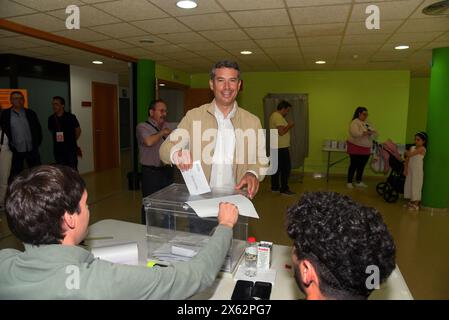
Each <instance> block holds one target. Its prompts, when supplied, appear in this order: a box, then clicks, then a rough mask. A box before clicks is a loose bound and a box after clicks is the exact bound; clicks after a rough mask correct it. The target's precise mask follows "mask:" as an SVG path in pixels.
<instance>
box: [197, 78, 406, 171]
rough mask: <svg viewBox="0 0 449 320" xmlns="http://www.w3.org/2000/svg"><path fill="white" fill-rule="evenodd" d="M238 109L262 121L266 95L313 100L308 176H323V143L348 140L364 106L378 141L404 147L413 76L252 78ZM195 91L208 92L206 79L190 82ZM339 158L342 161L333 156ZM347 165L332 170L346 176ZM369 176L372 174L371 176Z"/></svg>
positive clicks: (310, 114)
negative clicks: (355, 114) (357, 111)
mask: <svg viewBox="0 0 449 320" xmlns="http://www.w3.org/2000/svg"><path fill="white" fill-rule="evenodd" d="M243 80H244V89H243V91H242V92H241V93H240V95H239V100H238V102H239V104H240V105H241V106H242V107H244V108H245V109H247V110H249V111H250V112H252V113H254V114H256V115H257V116H259V118H260V119H263V101H262V99H263V97H264V96H265V95H266V94H268V93H307V94H309V112H310V113H309V121H310V132H309V139H310V140H309V142H310V144H309V145H310V149H309V157H308V159H307V160H306V171H309V172H310V171H311V172H323V171H324V170H325V163H326V158H325V156H326V154H325V153H324V152H322V151H321V146H322V143H323V140H324V139H337V140H345V139H346V137H347V130H348V125H349V122H350V120H351V117H352V115H353V112H354V110H355V108H356V107H357V106H359V105H363V106H366V107H367V108H368V110H369V114H370V116H369V121H370V122H372V123H373V124H374V126H375V127H376V128H377V129H378V131H379V133H380V136H379V140H380V141H384V140H386V139H387V138H391V139H392V140H394V141H396V142H399V143H404V142H405V139H406V130H407V113H408V102H409V85H410V72H409V71H310V72H309V71H308V72H248V73H244V74H243ZM191 86H192V88H205V87H207V86H208V75H207V74H195V75H192V77H191ZM335 156H336V157H338V156H341V155H335ZM347 166H348V164H347V162H342V163H340V164H339V165H337V166H336V167H334V168H333V169H332V173H344V172H346V170H347ZM366 173H367V174H372V173H371V171H370V170H367V172H366Z"/></svg>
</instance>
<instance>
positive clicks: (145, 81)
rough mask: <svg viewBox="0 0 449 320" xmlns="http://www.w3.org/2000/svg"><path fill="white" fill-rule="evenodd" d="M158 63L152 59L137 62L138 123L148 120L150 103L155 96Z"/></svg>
mask: <svg viewBox="0 0 449 320" xmlns="http://www.w3.org/2000/svg"><path fill="white" fill-rule="evenodd" d="M155 69H156V64H155V63H154V61H152V60H139V62H138V63H137V123H139V122H142V121H145V120H147V118H148V105H149V104H150V102H151V100H153V99H154V96H155V86H156V77H155Z"/></svg>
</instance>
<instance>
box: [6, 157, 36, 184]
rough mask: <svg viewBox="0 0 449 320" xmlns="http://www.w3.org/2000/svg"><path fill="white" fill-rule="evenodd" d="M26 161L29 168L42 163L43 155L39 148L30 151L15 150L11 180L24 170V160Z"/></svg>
mask: <svg viewBox="0 0 449 320" xmlns="http://www.w3.org/2000/svg"><path fill="white" fill-rule="evenodd" d="M25 161H26V163H27V166H28V168H32V167H35V166H38V165H40V164H41V156H40V155H39V150H38V149H35V150H32V151H28V152H17V151H13V153H12V161H11V173H10V175H9V180H10V181H11V180H12V179H13V178H14V177H15V176H16V175H18V174H19V173H21V172H22V170H23V168H24V162H25Z"/></svg>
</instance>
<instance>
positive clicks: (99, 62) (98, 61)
mask: <svg viewBox="0 0 449 320" xmlns="http://www.w3.org/2000/svg"><path fill="white" fill-rule="evenodd" d="M92 63H93V64H103V61H100V60H94V61H92Z"/></svg>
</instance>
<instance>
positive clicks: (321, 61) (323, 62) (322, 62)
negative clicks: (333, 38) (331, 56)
mask: <svg viewBox="0 0 449 320" xmlns="http://www.w3.org/2000/svg"><path fill="white" fill-rule="evenodd" d="M315 63H316V64H326V61H324V60H318V61H315Z"/></svg>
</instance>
